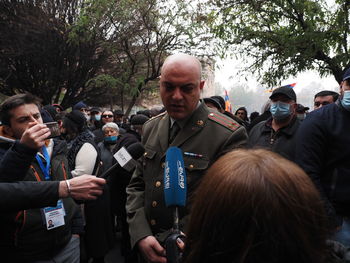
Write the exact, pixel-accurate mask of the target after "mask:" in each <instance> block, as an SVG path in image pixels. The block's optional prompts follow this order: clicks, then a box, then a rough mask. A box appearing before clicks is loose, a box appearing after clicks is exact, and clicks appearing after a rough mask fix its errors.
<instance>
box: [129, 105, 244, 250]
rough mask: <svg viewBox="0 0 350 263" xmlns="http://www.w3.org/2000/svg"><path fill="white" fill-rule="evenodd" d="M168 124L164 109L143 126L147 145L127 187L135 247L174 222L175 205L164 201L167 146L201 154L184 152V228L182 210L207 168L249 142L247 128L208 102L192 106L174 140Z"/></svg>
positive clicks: (163, 233) (163, 232)
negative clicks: (192, 111)
mask: <svg viewBox="0 0 350 263" xmlns="http://www.w3.org/2000/svg"><path fill="white" fill-rule="evenodd" d="M169 125H170V117H169V115H168V114H167V113H164V114H161V115H158V116H156V117H154V118H152V119H151V120H149V121H148V122H146V123H145V124H144V126H143V138H142V143H143V145H144V147H145V149H146V151H145V154H144V156H143V158H142V162H141V164H140V165H138V167H137V168H136V170H135V172H134V174H133V176H132V178H131V181H130V184H129V185H128V187H127V189H126V191H127V194H128V199H127V203H126V210H127V216H128V223H129V231H130V236H131V245H132V246H133V247H134V246H135V244H136V243H137V242H138V241H139V240H140V239H142V238H144V237H146V236H150V235H153V236H155V237H156V238H157V239H158V240H159V241H160V242H161V243H162V242H163V241H164V239H165V238H166V236H167V235H168V234H169V230H170V229H171V227H172V224H173V213H172V209H170V208H167V207H166V206H165V202H164V195H163V173H164V166H165V164H164V161H165V153H166V150H167V149H168V147H170V146H177V147H179V148H181V150H182V151H183V152H188V153H193V154H196V155H197V156H188V155H184V164H185V168H186V174H187V206H186V208H185V209H180V228H181V229H182V231H184V230H183V225H184V222H185V221H186V220H184V216H185V215H187V214H188V209H189V204H190V203H191V196H192V193H193V190H194V189H196V187H197V185H198V183H199V182H200V180H201V178H202V177H203V175H204V173H205V171H206V170H207V169H208V167H209V166H210V165H211V164H212V163H213V162H214V161H215V160H216V159H218V157H219V156H220V155H222V154H224V153H226V152H228V151H230V150H232V149H234V148H237V147H240V146H243V145H245V144H246V141H247V133H246V130H245V128H243V127H242V126H240V125H239V124H238V123H236V122H235V121H233V120H232V119H230V118H228V117H226V116H225V115H223V114H220V113H217V112H214V111H212V110H211V109H209V108H208V107H207V106H206V105H205V104H204V103H202V104H201V105H200V106H199V107H198V108H197V109H196V110H195V111H194V113H193V114H192V116H191V117H190V118H189V119H188V120H187V121H186V123H185V125H184V127H183V128H182V129H181V130H180V131H179V133H178V134H177V136H176V137H175V139H174V141H173V142H172V144H170V145H169V144H168V138H169ZM208 198H209V197H208Z"/></svg>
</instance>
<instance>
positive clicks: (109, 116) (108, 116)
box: [102, 115, 113, 118]
mask: <svg viewBox="0 0 350 263" xmlns="http://www.w3.org/2000/svg"><path fill="white" fill-rule="evenodd" d="M102 118H113V115H102Z"/></svg>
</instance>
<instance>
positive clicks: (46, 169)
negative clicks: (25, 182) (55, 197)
mask: <svg viewBox="0 0 350 263" xmlns="http://www.w3.org/2000/svg"><path fill="white" fill-rule="evenodd" d="M41 150H42V152H43V155H44V158H45V161H46V166H44V163H43V161H42V160H41V157H40V156H39V154H36V156H35V158H36V160H37V161H38V164H39V166H40V169H41V171H43V173H44V176H45V180H47V181H48V180H51V176H50V155H49V153H48V151H47V149H46V147H45V146H43V147H42V148H41Z"/></svg>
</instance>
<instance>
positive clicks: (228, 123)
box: [208, 112, 241, 131]
mask: <svg viewBox="0 0 350 263" xmlns="http://www.w3.org/2000/svg"><path fill="white" fill-rule="evenodd" d="M208 119H209V120H212V121H215V122H216V123H218V124H220V125H221V126H224V127H226V128H228V129H230V130H232V131H235V130H237V129H238V128H239V127H240V126H241V125H239V124H238V123H237V122H235V121H234V120H232V119H231V118H228V117H226V116H224V115H222V114H217V113H215V112H211V113H209V115H208Z"/></svg>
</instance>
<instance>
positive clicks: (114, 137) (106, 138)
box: [104, 136, 118, 144]
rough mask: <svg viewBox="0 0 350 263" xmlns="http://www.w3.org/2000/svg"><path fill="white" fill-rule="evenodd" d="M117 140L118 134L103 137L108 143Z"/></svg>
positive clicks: (113, 142)
mask: <svg viewBox="0 0 350 263" xmlns="http://www.w3.org/2000/svg"><path fill="white" fill-rule="evenodd" d="M117 140H118V136H107V137H104V141H105V142H106V143H109V144H115V143H116V142H117Z"/></svg>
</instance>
